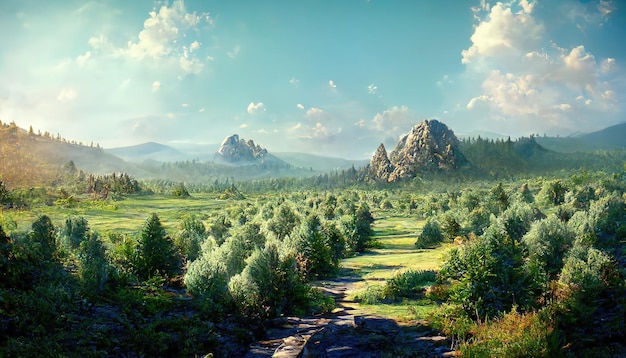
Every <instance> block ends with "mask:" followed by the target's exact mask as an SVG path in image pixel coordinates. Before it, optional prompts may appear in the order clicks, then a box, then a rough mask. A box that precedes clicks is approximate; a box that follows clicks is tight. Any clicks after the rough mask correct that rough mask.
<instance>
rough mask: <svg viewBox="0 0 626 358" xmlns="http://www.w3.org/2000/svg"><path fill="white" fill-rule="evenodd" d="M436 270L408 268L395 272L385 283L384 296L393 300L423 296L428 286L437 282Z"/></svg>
mask: <svg viewBox="0 0 626 358" xmlns="http://www.w3.org/2000/svg"><path fill="white" fill-rule="evenodd" d="M436 278H437V273H436V272H435V271H431V270H428V271H416V270H406V271H402V272H398V273H396V274H394V275H393V276H392V277H391V278H389V279H388V280H387V282H386V283H385V288H384V290H383V292H384V296H385V297H386V298H388V299H391V300H396V301H397V300H400V299H402V298H417V297H419V296H422V295H423V294H424V292H425V290H426V287H428V286H430V285H432V284H433V283H435V281H436Z"/></svg>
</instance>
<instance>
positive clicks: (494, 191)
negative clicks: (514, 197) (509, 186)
mask: <svg viewBox="0 0 626 358" xmlns="http://www.w3.org/2000/svg"><path fill="white" fill-rule="evenodd" d="M487 201H488V203H489V206H490V208H491V211H492V212H493V213H500V212H503V211H504V210H506V209H507V208H508V207H509V194H507V193H506V191H505V190H504V188H503V187H502V183H498V185H496V186H494V187H493V188H491V190H490V191H489V195H488V198H487Z"/></svg>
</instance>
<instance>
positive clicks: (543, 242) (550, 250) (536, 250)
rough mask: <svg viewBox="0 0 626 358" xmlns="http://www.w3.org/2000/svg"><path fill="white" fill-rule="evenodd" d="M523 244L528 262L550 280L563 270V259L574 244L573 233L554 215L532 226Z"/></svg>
mask: <svg viewBox="0 0 626 358" xmlns="http://www.w3.org/2000/svg"><path fill="white" fill-rule="evenodd" d="M523 242H524V244H525V245H526V247H527V248H528V255H529V260H530V261H531V262H532V263H533V264H535V265H536V266H537V267H539V268H540V269H541V270H543V271H544V272H545V274H546V275H547V278H548V280H551V279H554V278H556V277H557V275H558V273H559V272H560V271H561V268H563V259H564V258H565V255H566V253H567V251H568V250H569V249H570V248H571V247H572V244H573V243H574V233H572V231H571V230H570V229H569V228H568V226H567V224H565V223H563V222H562V221H561V220H559V219H558V218H557V217H556V215H549V216H548V217H547V218H545V219H543V220H540V221H537V222H535V223H533V224H532V226H531V228H530V230H529V231H528V233H527V234H526V235H524V237H523Z"/></svg>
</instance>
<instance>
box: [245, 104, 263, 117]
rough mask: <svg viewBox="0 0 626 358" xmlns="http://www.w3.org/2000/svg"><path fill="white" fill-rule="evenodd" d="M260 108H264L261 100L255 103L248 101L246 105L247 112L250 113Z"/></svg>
mask: <svg viewBox="0 0 626 358" xmlns="http://www.w3.org/2000/svg"><path fill="white" fill-rule="evenodd" d="M261 110H265V109H264V106H263V102H259V103H256V104H255V103H254V102H250V104H249V105H248V113H250V114H255V113H257V112H259V111H261Z"/></svg>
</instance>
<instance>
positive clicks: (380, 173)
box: [370, 119, 465, 182]
mask: <svg viewBox="0 0 626 358" xmlns="http://www.w3.org/2000/svg"><path fill="white" fill-rule="evenodd" d="M463 163H465V158H464V157H463V155H462V154H461V152H460V151H459V140H458V138H457V137H456V136H455V135H454V132H452V131H451V130H450V129H449V128H448V127H447V126H446V125H445V124H443V123H441V122H439V121H437V120H435V119H431V120H425V121H423V122H422V123H420V124H417V125H415V126H414V127H413V128H412V129H411V131H410V132H409V133H408V134H407V135H405V136H404V137H402V138H401V139H400V141H399V142H398V144H397V145H396V147H395V148H394V150H393V151H392V152H391V153H390V154H389V157H387V153H386V152H385V147H384V146H383V145H382V144H381V145H380V146H379V147H378V150H377V151H376V154H375V155H374V157H373V158H372V161H371V162H370V170H371V171H372V174H373V175H374V176H375V177H376V178H377V179H379V180H381V181H388V182H395V181H398V180H401V179H405V178H412V177H414V176H415V175H416V174H418V173H422V172H438V171H450V170H454V169H456V168H458V167H459V166H461V165H462V164H463Z"/></svg>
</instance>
